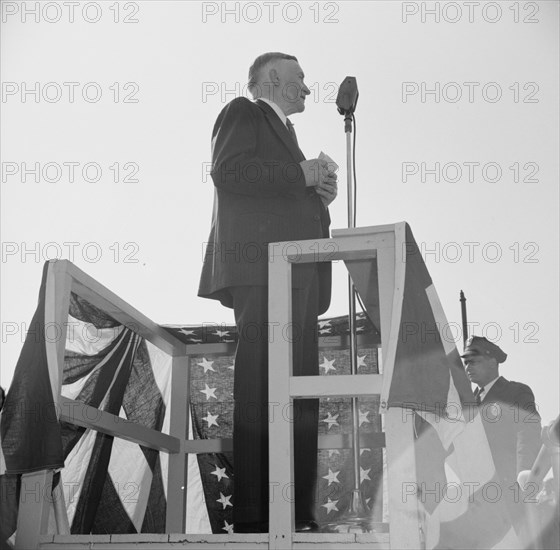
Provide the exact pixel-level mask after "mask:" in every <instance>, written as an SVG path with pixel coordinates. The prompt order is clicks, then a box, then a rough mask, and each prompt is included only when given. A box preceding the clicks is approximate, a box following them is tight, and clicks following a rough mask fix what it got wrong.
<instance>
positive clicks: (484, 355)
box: [461, 336, 541, 541]
mask: <svg viewBox="0 0 560 550" xmlns="http://www.w3.org/2000/svg"><path fill="white" fill-rule="evenodd" d="M461 357H462V358H463V360H464V362H465V368H466V373H467V376H468V378H469V380H470V381H471V382H473V383H474V384H476V385H477V388H476V390H475V397H476V401H477V403H478V405H479V410H480V414H481V419H482V423H483V425H484V429H485V431H486V436H487V439H488V444H489V446H490V451H491V453H492V458H493V460H494V465H495V467H496V473H497V475H498V478H499V480H500V486H501V491H502V498H504V499H505V501H506V503H507V507H508V512H509V516H510V520H511V523H512V525H513V526H514V527H515V529H516V532H517V533H518V535H519V536H520V538H521V539H522V540H524V541H526V530H525V529H524V528H523V527H522V525H523V523H524V521H523V516H524V508H523V504H524V501H526V500H527V497H526V495H525V494H524V493H523V492H522V491H521V490H520V487H519V484H518V481H517V480H518V476H519V474H521V473H522V472H524V471H527V470H530V469H531V467H532V465H533V463H534V461H535V459H536V457H537V455H538V453H539V450H540V447H541V417H540V416H539V413H538V412H537V408H536V405H535V397H534V395H533V392H532V391H531V388H530V387H529V386H527V385H526V384H522V383H520V382H512V381H509V380H506V379H505V378H504V377H503V376H500V373H499V367H500V365H501V364H502V363H504V362H505V360H506V359H507V354H506V353H504V352H503V351H502V350H501V349H500V348H499V347H498V346H497V345H496V344H494V343H492V342H490V341H489V340H488V339H486V338H484V337H481V336H472V337H471V338H469V340H467V342H466V346H465V351H464V353H463V355H462V356H461ZM522 476H523V474H522ZM522 476H521V477H522Z"/></svg>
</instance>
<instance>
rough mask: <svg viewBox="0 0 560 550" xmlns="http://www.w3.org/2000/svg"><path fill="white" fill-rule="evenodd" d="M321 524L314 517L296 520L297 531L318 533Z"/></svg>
mask: <svg viewBox="0 0 560 550" xmlns="http://www.w3.org/2000/svg"><path fill="white" fill-rule="evenodd" d="M318 532H319V525H318V524H317V522H316V521H313V520H312V519H308V520H296V533H318Z"/></svg>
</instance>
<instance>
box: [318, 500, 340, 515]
mask: <svg viewBox="0 0 560 550" xmlns="http://www.w3.org/2000/svg"><path fill="white" fill-rule="evenodd" d="M337 502H338V500H331V499H330V498H327V503H326V504H321V506H322V507H323V508H326V509H327V515H328V514H330V513H331V512H332V511H333V510H336V511H337V512H338V508H337V507H336V503H337Z"/></svg>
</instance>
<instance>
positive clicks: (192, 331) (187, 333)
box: [179, 328, 194, 336]
mask: <svg viewBox="0 0 560 550" xmlns="http://www.w3.org/2000/svg"><path fill="white" fill-rule="evenodd" d="M179 332H182V333H183V334H184V335H185V336H192V335H193V334H194V330H186V329H184V328H182V329H181V330H180V331H179Z"/></svg>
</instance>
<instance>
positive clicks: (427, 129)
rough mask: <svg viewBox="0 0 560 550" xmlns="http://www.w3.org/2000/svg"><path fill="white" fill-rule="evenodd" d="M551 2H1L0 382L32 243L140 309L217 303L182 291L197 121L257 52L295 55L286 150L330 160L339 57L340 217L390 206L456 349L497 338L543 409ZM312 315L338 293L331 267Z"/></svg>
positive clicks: (554, 244)
mask: <svg viewBox="0 0 560 550" xmlns="http://www.w3.org/2000/svg"><path fill="white" fill-rule="evenodd" d="M558 16H559V13H558V2H555V1H546V2H485V1H482V0H481V1H480V2H479V3H476V5H473V3H469V2H399V1H361V2H354V1H344V2H191V1H188V2H187V1H175V2H170V1H166V0H159V1H157V2H151V1H136V2H113V1H112V2H102V1H98V2H80V3H79V4H76V5H73V4H72V3H70V5H69V3H68V2H40V3H39V2H5V1H3V2H2V23H1V38H0V47H1V52H0V56H1V57H0V62H1V65H0V76H1V79H2V97H1V104H0V109H1V113H0V114H1V119H2V122H1V130H0V131H1V134H0V138H1V143H0V155H1V168H2V182H1V225H0V230H1V241H2V258H1V263H0V275H1V281H0V283H1V284H0V305H1V310H0V320H1V328H2V349H1V363H0V365H1V371H0V373H1V374H0V383H1V384H2V386H4V387H8V386H9V384H10V381H11V379H12V376H13V370H14V367H15V364H16V362H17V358H18V356H19V353H20V351H21V348H22V344H23V339H24V337H25V331H26V326H27V325H28V324H29V322H30V320H31V318H32V315H33V312H34V310H35V307H36V305H37V296H38V291H39V285H40V281H41V272H42V266H43V263H44V261H45V260H48V259H52V258H65V259H70V260H71V261H73V262H74V263H75V264H76V265H77V266H78V267H79V268H80V269H82V270H83V271H85V272H86V273H88V274H89V275H91V276H92V277H94V278H95V279H96V280H98V281H99V282H101V283H102V284H104V285H105V286H107V287H108V288H109V289H111V290H112V291H113V292H115V293H116V294H117V295H119V296H120V297H121V298H123V299H125V300H126V301H127V302H129V303H130V304H132V305H133V306H134V307H135V308H136V309H138V310H140V311H141V312H143V313H144V314H146V315H147V316H148V317H150V318H151V319H153V320H154V321H155V322H157V323H160V324H202V323H217V324H221V323H226V324H231V323H232V322H233V315H232V311H231V310H228V309H225V308H223V307H222V306H221V305H220V304H219V303H218V302H214V301H211V300H205V299H202V298H198V297H197V295H196V294H197V288H198V282H199V276H200V269H201V265H202V251H203V248H204V243H205V242H206V240H207V237H208V233H209V229H210V218H211V211H212V199H213V187H212V182H211V179H210V177H209V175H208V171H209V163H210V136H211V131H212V127H213V124H214V121H215V119H216V117H217V116H218V114H219V112H220V111H221V109H222V108H223V107H224V106H225V104H226V103H228V102H229V101H231V100H232V99H233V98H234V97H236V96H238V95H246V94H247V91H246V80H247V72H248V68H249V66H250V65H251V63H252V62H253V60H254V59H255V57H257V56H258V55H259V54H261V53H264V52H266V51H281V52H285V53H289V54H292V55H296V56H297V57H298V60H299V62H300V65H301V66H302V68H303V70H304V72H305V74H306V83H307V85H308V87H309V88H310V90H311V92H312V94H311V95H310V96H309V97H308V99H307V102H306V109H305V112H304V113H301V114H297V115H294V116H292V117H291V120H292V122H294V125H295V128H296V131H297V135H298V140H299V144H300V147H301V149H302V150H303V152H304V153H305V154H306V156H307V158H313V157H316V156H318V154H319V152H320V151H324V152H325V153H327V154H328V155H330V156H331V157H332V158H333V159H334V160H335V161H336V162H337V163H338V164H339V165H340V166H341V172H340V176H339V196H338V198H337V200H336V201H335V202H334V203H333V204H332V205H331V209H330V210H331V218H332V226H331V229H332V228H343V227H346V226H347V216H346V208H347V207H346V181H345V180H346V177H345V174H346V169H345V167H346V145H345V143H346V142H345V135H344V124H343V117H341V116H340V115H339V114H338V112H337V110H336V106H335V103H334V101H335V98H336V92H337V87H338V85H339V84H340V82H342V80H343V79H344V78H345V77H346V76H355V77H356V78H357V82H358V88H359V92H360V96H359V100H358V106H357V110H356V120H357V128H356V131H357V135H356V137H357V146H356V174H357V180H358V209H357V225H358V226H375V225H382V224H391V223H397V222H401V221H406V222H408V223H409V224H410V227H411V229H412V232H413V234H414V236H415V238H416V241H417V243H418V245H419V247H420V250H421V252H422V253H423V256H424V259H425V262H426V265H427V266H428V269H429V271H430V274H431V276H432V279H433V282H434V285H435V288H436V289H437V292H438V295H439V298H440V300H441V302H442V305H443V308H444V311H445V312H446V315H447V319H448V321H449V327H446V328H447V332H446V333H447V334H448V335H449V338H452V339H455V340H456V342H457V345H458V347H459V350H462V339H461V334H460V329H459V327H460V323H461V312H460V303H459V291H460V290H461V289H462V290H463V291H464V292H465V294H466V297H467V309H468V319H469V323H470V333H471V334H476V335H482V336H486V337H487V338H489V339H490V340H492V341H494V342H495V343H496V344H498V345H499V346H500V347H501V348H502V349H503V350H504V351H506V352H507V354H508V359H507V362H506V363H505V364H504V365H503V366H502V367H501V374H503V375H504V376H505V377H506V378H508V379H511V380H517V381H520V382H524V383H527V384H529V385H530V386H531V387H532V389H533V391H534V393H535V397H536V401H537V404H538V407H539V410H540V412H541V416H542V417H543V421H544V422H545V423H547V422H550V421H551V420H552V419H554V418H555V417H556V416H557V415H558V389H559V368H558V357H559V354H558V352H559V350H558V334H559V309H558V304H559V296H558V294H559V285H558V281H559V272H558V271H559V270H558V256H559V242H558V241H559V239H558V225H559V224H558V221H559V212H558V208H559V200H558V199H559V197H558V194H559V193H558V189H559V185H558V181H559V178H558V176H559V170H558V150H559V143H558V141H559V138H558V136H559V133H558V128H559V124H558V123H559V112H558V81H559V79H558V76H559V74H558V70H559V69H558V67H559V65H560V64H559V59H558V57H559V41H558V39H559V29H558V27H559V25H558V23H559V17H558ZM334 273H335V276H334V283H333V287H334V290H333V300H332V303H331V307H330V309H329V311H328V312H327V314H326V316H338V315H344V314H346V313H347V295H346V292H347V290H346V274H345V271H344V267H343V265H341V264H337V265H335V266H334Z"/></svg>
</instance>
